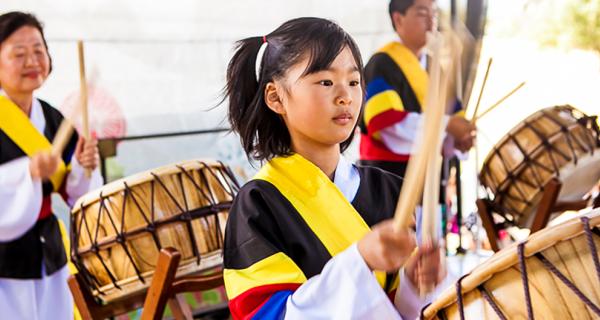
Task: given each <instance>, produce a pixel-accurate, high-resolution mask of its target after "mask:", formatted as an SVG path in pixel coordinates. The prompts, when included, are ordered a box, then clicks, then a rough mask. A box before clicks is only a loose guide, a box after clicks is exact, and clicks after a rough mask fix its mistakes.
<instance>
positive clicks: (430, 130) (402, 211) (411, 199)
mask: <svg viewBox="0 0 600 320" xmlns="http://www.w3.org/2000/svg"><path fill="white" fill-rule="evenodd" d="M439 41H441V39H438V40H437V42H438V43H436V44H435V45H434V49H437V50H434V53H433V57H432V58H433V59H432V61H431V62H432V68H431V77H430V81H429V87H428V95H427V97H426V103H425V105H426V108H425V111H424V122H425V126H423V128H422V131H421V136H422V137H423V140H422V141H421V144H420V145H419V146H418V151H417V152H416V154H414V155H412V156H411V158H410V160H409V161H408V166H407V169H406V176H405V179H404V182H403V184H402V192H401V193H400V196H399V198H398V204H397V206H396V211H395V214H394V227H395V228H396V230H402V229H407V228H409V226H410V224H411V221H412V216H413V213H414V210H415V207H416V205H417V203H418V201H419V200H420V199H421V194H422V192H423V182H424V180H425V172H426V170H427V159H428V158H429V157H430V155H431V154H432V152H436V146H437V143H436V141H437V139H439V135H440V131H439V127H441V123H442V118H443V115H444V111H445V106H444V105H440V97H445V96H446V95H445V93H446V92H445V91H444V92H443V93H441V92H440V77H441V73H442V70H441V69H440V59H439V54H438V53H439V51H440V50H441V48H440V46H441V45H440V43H439ZM434 42H435V41H434ZM443 87H444V89H445V86H443ZM438 151H439V150H438Z"/></svg>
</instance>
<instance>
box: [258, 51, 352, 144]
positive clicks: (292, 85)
mask: <svg viewBox="0 0 600 320" xmlns="http://www.w3.org/2000/svg"><path fill="white" fill-rule="evenodd" d="M308 62H309V61H308V57H306V58H305V59H303V60H302V61H301V62H299V63H297V64H296V65H295V66H293V67H292V68H290V69H289V70H288V72H287V74H286V76H285V77H284V78H283V79H281V80H280V81H276V83H278V85H275V86H274V87H276V89H273V90H271V91H270V90H269V86H267V90H266V91H265V99H266V100H267V104H268V105H269V107H270V108H271V109H272V110H273V111H275V112H277V113H278V114H280V115H281V116H282V118H283V120H284V122H285V124H286V126H287V128H288V131H289V133H290V136H291V139H292V149H293V148H294V146H299V145H303V146H306V147H309V146H315V147H331V146H337V145H339V144H340V143H341V142H343V141H345V140H346V139H347V138H348V137H349V136H350V134H351V133H352V130H353V129H354V125H355V124H356V121H357V119H358V116H359V113H360V107H361V104H362V99H363V91H362V87H361V85H360V84H361V78H360V72H359V70H358V66H357V65H356V63H355V61H354V57H353V55H352V51H350V49H349V48H344V49H343V50H342V51H341V52H340V54H339V55H338V56H337V57H336V58H335V60H334V61H333V63H332V64H331V66H330V67H329V68H328V69H326V70H323V71H319V72H316V73H312V74H309V75H306V76H302V74H303V73H304V71H305V70H306V68H307V66H308ZM275 91H276V95H273V94H274V93H275ZM294 151H296V150H294Z"/></svg>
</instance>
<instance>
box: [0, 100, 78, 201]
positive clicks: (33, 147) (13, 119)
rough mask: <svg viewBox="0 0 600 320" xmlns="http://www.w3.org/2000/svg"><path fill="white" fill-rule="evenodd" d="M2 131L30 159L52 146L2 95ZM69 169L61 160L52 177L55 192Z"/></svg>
mask: <svg viewBox="0 0 600 320" xmlns="http://www.w3.org/2000/svg"><path fill="white" fill-rule="evenodd" d="M0 129H1V130H2V131H4V133H5V134H6V135H7V136H8V138H10V139H11V140H12V141H13V142H14V143H15V144H16V145H17V146H18V147H19V148H21V150H23V152H25V154H26V155H27V156H29V157H31V156H33V155H34V154H36V153H38V152H41V151H48V150H50V149H51V148H52V145H51V144H50V142H49V141H48V139H46V137H45V136H44V135H43V134H41V133H40V132H39V131H38V130H37V129H36V128H35V127H34V126H33V124H32V123H31V121H29V117H27V115H26V114H25V113H24V112H23V110H21V108H19V107H18V106H17V105H16V104H14V103H13V102H12V101H10V100H9V99H8V98H6V97H4V96H1V95H0ZM66 173H67V167H66V165H65V163H64V162H63V161H62V160H61V161H60V164H59V166H58V170H56V173H54V175H52V177H50V182H52V186H53V187H54V190H55V191H58V189H59V188H60V186H61V185H62V182H63V179H64V177H65V174H66Z"/></svg>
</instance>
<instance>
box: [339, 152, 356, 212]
mask: <svg viewBox="0 0 600 320" xmlns="http://www.w3.org/2000/svg"><path fill="white" fill-rule="evenodd" d="M333 183H334V184H335V185H336V186H337V187H338V188H339V189H340V191H341V192H342V194H343V195H344V197H346V199H347V200H348V202H352V201H353V200H354V197H356V193H357V192H358V187H359V186H360V174H359V173H358V169H357V168H356V167H355V166H354V165H353V164H352V163H351V162H350V161H348V160H347V159H346V158H344V156H343V155H340V160H339V161H338V165H337V167H336V169H335V174H334V177H333Z"/></svg>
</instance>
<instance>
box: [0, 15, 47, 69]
mask: <svg viewBox="0 0 600 320" xmlns="http://www.w3.org/2000/svg"><path fill="white" fill-rule="evenodd" d="M25 26H29V27H33V28H36V29H38V31H39V32H40V34H41V35H42V41H43V42H44V47H46V52H48V44H47V43H46V37H45V36H44V24H43V23H42V22H40V21H39V20H38V19H37V18H36V17H35V16H34V15H33V14H31V13H25V12H20V11H13V12H8V13H5V14H2V15H0V46H2V43H4V41H5V40H6V39H8V37H10V36H11V35H12V34H13V33H15V31H17V30H19V29H20V28H21V27H25ZM48 59H49V60H50V65H49V71H52V58H51V57H50V52H48Z"/></svg>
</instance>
